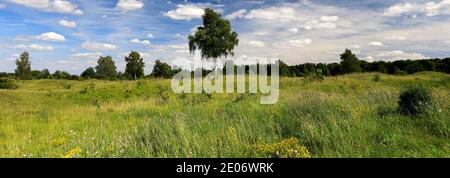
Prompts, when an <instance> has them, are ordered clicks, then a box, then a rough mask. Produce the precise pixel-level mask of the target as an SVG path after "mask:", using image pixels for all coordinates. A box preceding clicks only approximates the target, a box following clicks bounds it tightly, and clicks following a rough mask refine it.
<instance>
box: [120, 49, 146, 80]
mask: <svg viewBox="0 0 450 178" xmlns="http://www.w3.org/2000/svg"><path fill="white" fill-rule="evenodd" d="M125 61H126V62H127V66H126V69H125V75H126V76H127V77H128V79H133V80H137V79H140V78H142V77H144V67H145V63H144V59H143V58H141V54H139V53H138V52H136V51H131V52H130V54H129V55H128V57H125Z"/></svg>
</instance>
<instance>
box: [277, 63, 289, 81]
mask: <svg viewBox="0 0 450 178" xmlns="http://www.w3.org/2000/svg"><path fill="white" fill-rule="evenodd" d="M278 65H279V70H280V76H282V77H291V76H292V74H291V71H290V70H289V66H288V65H287V64H286V63H284V62H283V61H281V60H279V61H278Z"/></svg>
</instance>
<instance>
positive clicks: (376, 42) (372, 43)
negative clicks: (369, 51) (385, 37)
mask: <svg viewBox="0 0 450 178" xmlns="http://www.w3.org/2000/svg"><path fill="white" fill-rule="evenodd" d="M369 45H370V46H383V43H381V42H379V41H372V42H370V43H369Z"/></svg>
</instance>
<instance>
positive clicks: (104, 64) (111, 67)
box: [95, 56, 117, 80]
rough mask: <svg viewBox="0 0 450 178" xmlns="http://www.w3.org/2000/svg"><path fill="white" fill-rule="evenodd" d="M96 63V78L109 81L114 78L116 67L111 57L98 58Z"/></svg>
mask: <svg viewBox="0 0 450 178" xmlns="http://www.w3.org/2000/svg"><path fill="white" fill-rule="evenodd" d="M97 63H98V65H97V67H95V70H96V71H97V77H98V78H99V79H108V80H111V79H114V78H115V77H116V73H117V71H116V65H115V64H114V61H113V60H112V57H111V56H106V57H103V56H100V58H99V59H98V61H97Z"/></svg>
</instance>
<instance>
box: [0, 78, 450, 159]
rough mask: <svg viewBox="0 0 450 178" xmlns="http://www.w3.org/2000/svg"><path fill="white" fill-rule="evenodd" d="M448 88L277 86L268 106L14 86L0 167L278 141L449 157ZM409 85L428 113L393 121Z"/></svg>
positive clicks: (234, 98) (77, 87)
mask: <svg viewBox="0 0 450 178" xmlns="http://www.w3.org/2000/svg"><path fill="white" fill-rule="evenodd" d="M375 75H379V76H380V78H381V80H377V81H374V80H373V78H374V76H375ZM449 78H450V76H449V75H446V74H441V73H429V72H428V73H419V74H416V75H408V76H390V75H383V74H370V73H369V74H352V75H346V76H340V77H330V78H326V79H325V80H323V81H314V82H304V79H303V78H282V79H281V83H280V86H281V93H280V94H281V95H280V101H279V102H278V103H277V104H275V105H260V104H259V99H260V95H259V94H212V95H206V94H174V93H172V92H170V90H169V88H170V86H169V84H170V81H169V80H159V79H151V80H143V81H140V82H127V81H96V80H91V81H54V80H39V81H23V82H20V83H18V85H19V89H17V90H0V157H274V156H276V154H275V155H274V154H268V153H267V152H263V151H261V150H258V149H255V148H257V147H258V146H261V145H266V146H268V147H270V148H272V147H275V146H270V145H276V147H277V149H290V147H286V148H283V147H282V146H281V148H279V147H280V146H279V145H283V143H286V142H287V141H286V140H288V141H292V140H298V143H297V144H298V145H299V147H302V148H303V147H304V148H306V149H307V150H308V152H309V154H311V156H312V157H450V135H449V133H450V119H449V115H450V113H449V112H450V103H449V102H448V101H449V100H450V90H449V88H450V82H448V81H449ZM411 83H415V84H420V85H423V86H425V87H427V88H429V89H430V90H431V93H432V98H433V101H434V104H435V105H436V106H435V107H434V109H435V110H433V112H431V113H430V114H428V115H421V116H417V118H414V119H411V118H410V116H404V115H401V114H397V112H396V108H397V100H398V96H399V92H400V91H401V88H402V87H403V86H406V85H408V84H411ZM67 86H70V87H67ZM80 91H84V92H80ZM292 138H295V139H292ZM294 147H295V148H296V146H294Z"/></svg>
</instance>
